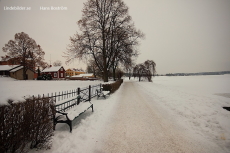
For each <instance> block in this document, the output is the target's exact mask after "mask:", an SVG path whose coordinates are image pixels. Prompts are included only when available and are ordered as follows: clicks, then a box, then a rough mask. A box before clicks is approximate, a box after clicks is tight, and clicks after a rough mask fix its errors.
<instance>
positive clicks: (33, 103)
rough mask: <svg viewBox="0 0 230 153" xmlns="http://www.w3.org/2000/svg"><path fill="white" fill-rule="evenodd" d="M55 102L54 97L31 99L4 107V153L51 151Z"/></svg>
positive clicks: (0, 138)
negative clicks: (46, 149) (45, 149)
mask: <svg viewBox="0 0 230 153" xmlns="http://www.w3.org/2000/svg"><path fill="white" fill-rule="evenodd" d="M53 115H54V102H53V100H52V99H50V98H34V97H31V98H28V99H26V100H25V101H24V102H18V103H10V104H9V105H2V106H0V152H1V153H6V152H11V153H14V152H27V151H28V150H29V148H31V149H32V148H49V147H50V145H51V143H50V140H51V138H52V136H53V121H52V118H53Z"/></svg>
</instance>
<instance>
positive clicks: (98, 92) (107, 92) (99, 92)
mask: <svg viewBox="0 0 230 153" xmlns="http://www.w3.org/2000/svg"><path fill="white" fill-rule="evenodd" d="M96 93H97V99H98V98H99V97H104V98H105V99H106V95H110V91H103V90H102V89H96Z"/></svg>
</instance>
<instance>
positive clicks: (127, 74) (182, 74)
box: [124, 71, 230, 77]
mask: <svg viewBox="0 0 230 153" xmlns="http://www.w3.org/2000/svg"><path fill="white" fill-rule="evenodd" d="M224 74H230V71H221V72H199V73H167V74H156V75H155V76H193V75H224ZM124 75H125V76H127V77H128V76H130V75H131V76H133V75H132V74H130V73H124Z"/></svg>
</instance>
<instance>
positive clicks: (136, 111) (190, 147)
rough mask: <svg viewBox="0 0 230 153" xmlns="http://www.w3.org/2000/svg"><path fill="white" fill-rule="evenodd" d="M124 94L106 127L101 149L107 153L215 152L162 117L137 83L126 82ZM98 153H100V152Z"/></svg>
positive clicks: (161, 113)
mask: <svg viewBox="0 0 230 153" xmlns="http://www.w3.org/2000/svg"><path fill="white" fill-rule="evenodd" d="M121 90H123V91H121V93H122V95H121V96H120V99H119V100H118V101H117V102H118V104H117V107H116V111H115V112H116V113H115V114H114V115H113V118H111V120H112V122H113V123H111V124H110V125H109V126H110V127H107V128H108V129H111V130H110V131H109V132H106V134H105V135H106V136H105V139H104V144H103V146H102V148H101V149H100V150H101V151H102V152H106V153H109V152H110V153H113V152H114V153H115V152H116V153H123V152H125V153H150V152H157V153H158V152H162V153H163V152H164V153H165V152H171V153H180V152H186V153H192V152H202V153H204V152H212V151H211V150H209V149H207V147H205V148H203V147H202V146H201V145H200V144H197V143H196V142H195V141H194V140H190V139H188V138H187V137H186V133H184V131H183V130H182V131H181V130H180V128H179V127H176V125H174V124H173V122H171V121H169V120H167V119H165V118H164V117H163V113H164V112H160V110H158V109H157V108H154V107H153V105H151V102H153V101H155V100H157V99H152V98H150V97H149V96H148V94H146V91H142V90H140V89H139V88H138V84H137V83H135V82H124V84H123V88H122V89H121ZM101 151H99V152H101Z"/></svg>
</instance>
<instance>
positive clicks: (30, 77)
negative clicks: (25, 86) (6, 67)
mask: <svg viewBox="0 0 230 153" xmlns="http://www.w3.org/2000/svg"><path fill="white" fill-rule="evenodd" d="M26 74H27V77H28V78H27V79H28V80H33V79H34V72H33V71H31V70H30V69H28V70H27V71H26ZM10 77H12V78H15V79H17V80H23V69H20V70H18V71H16V72H10Z"/></svg>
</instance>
